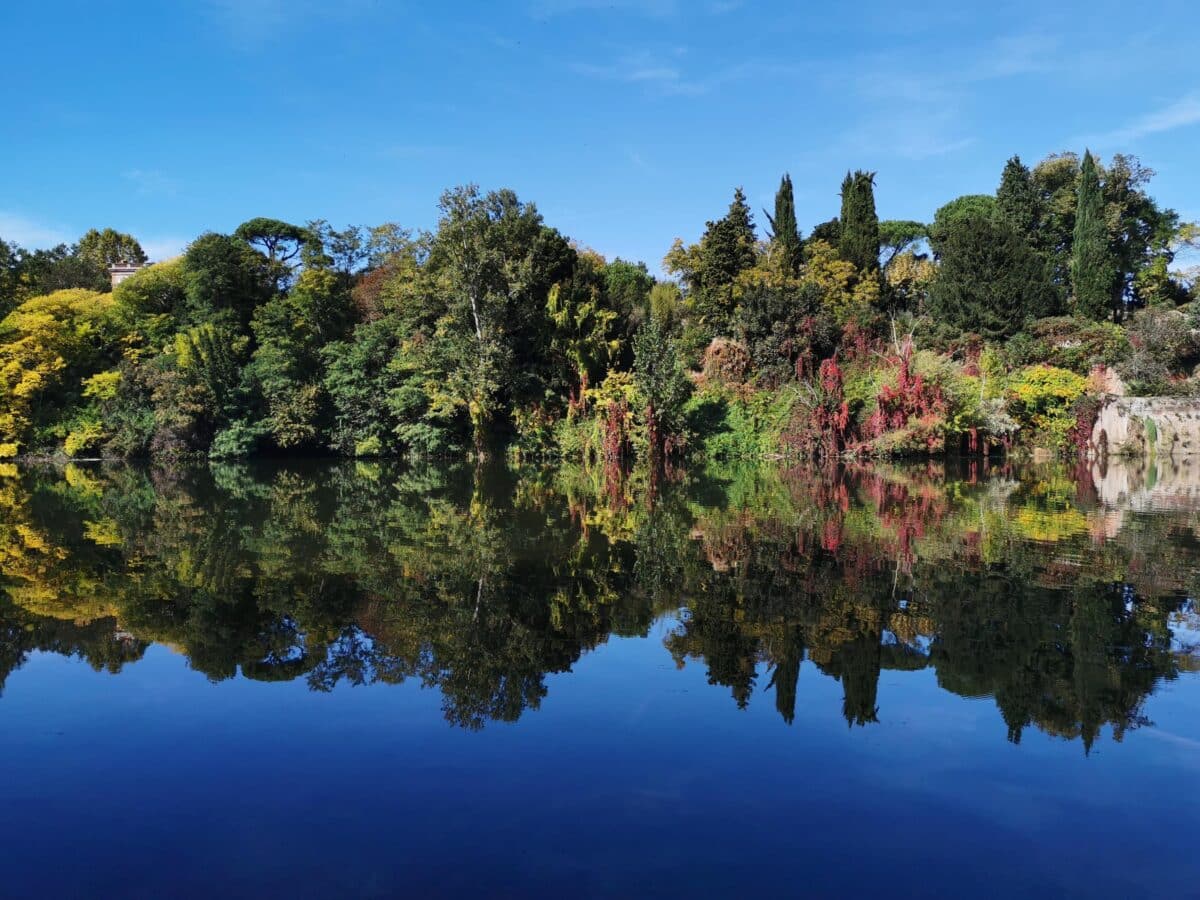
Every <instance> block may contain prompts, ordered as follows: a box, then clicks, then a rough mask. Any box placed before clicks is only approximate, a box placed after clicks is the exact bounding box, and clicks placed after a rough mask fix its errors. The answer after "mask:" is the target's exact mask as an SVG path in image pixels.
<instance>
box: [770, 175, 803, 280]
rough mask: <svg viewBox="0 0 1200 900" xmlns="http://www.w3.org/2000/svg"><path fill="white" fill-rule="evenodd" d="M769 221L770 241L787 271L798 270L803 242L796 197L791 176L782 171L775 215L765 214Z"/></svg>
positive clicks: (776, 196)
mask: <svg viewBox="0 0 1200 900" xmlns="http://www.w3.org/2000/svg"><path fill="white" fill-rule="evenodd" d="M767 221H768V222H770V223H771V232H772V234H771V243H773V244H774V245H775V251H776V253H777V254H778V255H779V257H780V259H781V260H782V263H783V265H784V267H785V268H786V269H787V271H789V272H793V273H795V272H798V271H800V264H801V263H802V262H803V261H804V242H803V241H801V239H800V228H799V226H797V224H796V199H795V196H794V195H793V194H792V176H791V175H788V174H787V173H786V172H785V173H784V176H783V179H782V180H781V181H780V182H779V190H778V191H776V192H775V215H773V216H772V215H770V214H768V215H767Z"/></svg>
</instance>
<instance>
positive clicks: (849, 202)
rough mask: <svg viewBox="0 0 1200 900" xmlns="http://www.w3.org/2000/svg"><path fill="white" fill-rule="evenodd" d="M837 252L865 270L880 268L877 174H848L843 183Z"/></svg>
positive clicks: (867, 271) (859, 268)
mask: <svg viewBox="0 0 1200 900" xmlns="http://www.w3.org/2000/svg"><path fill="white" fill-rule="evenodd" d="M839 220H840V222H841V233H840V235H839V238H838V253H839V254H840V255H841V257H842V259H844V260H846V261H847V262H851V263H853V264H854V266H855V267H856V268H857V269H858V270H859V271H860V272H864V273H874V272H878V271H879V216H878V215H877V214H876V212H875V173H874V172H863V171H861V170H860V171H857V172H855V173H854V174H850V173H849V172H847V173H846V178H845V180H844V181H843V182H842V212H841V215H840V216H839Z"/></svg>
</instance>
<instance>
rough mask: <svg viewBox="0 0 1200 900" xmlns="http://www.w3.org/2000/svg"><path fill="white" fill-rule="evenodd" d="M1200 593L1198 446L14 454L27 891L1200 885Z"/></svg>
mask: <svg viewBox="0 0 1200 900" xmlns="http://www.w3.org/2000/svg"><path fill="white" fill-rule="evenodd" d="M1197 466H1200V461H1197ZM1198 591H1200V470H1198V469H1197V468H1195V467H1191V468H1189V467H1186V466H1181V465H1174V464H1170V463H1161V462H1160V463H1158V464H1157V465H1154V466H1138V465H1133V466H1126V465H1116V464H1113V465H1109V466H1107V467H1105V468H1104V469H1103V470H1101V469H1100V468H1099V467H1096V468H1090V467H1080V468H1077V469H1076V468H1071V467H1067V466H1063V465H1047V466H1028V467H1020V466H1007V465H998V464H995V463H992V464H984V463H974V464H967V463H962V464H940V463H939V464H929V465H925V464H922V465H918V466H873V467H861V468H840V469H830V470H819V469H793V470H776V469H771V468H766V467H754V466H750V467H732V468H708V469H704V470H701V471H694V472H693V471H689V472H686V473H675V474H673V475H672V476H670V477H664V478H662V479H658V480H656V481H655V482H654V483H651V482H649V481H648V480H647V479H646V477H645V476H640V475H632V476H621V475H620V473H611V472H610V473H607V474H605V473H603V472H600V473H586V472H582V471H580V470H578V469H541V468H536V467H535V468H522V469H520V470H514V469H512V468H506V467H504V466H497V467H490V468H486V469H474V468H471V467H467V466H463V467H446V466H416V467H413V466H407V467H405V466H399V465H390V464H377V463H357V464H355V463H349V464H318V463H313V464H308V465H283V466H279V465H275V466H272V465H265V464H264V465H254V466H244V465H239V466H222V465H215V464H214V465H211V466H210V465H208V464H203V465H196V466H184V467H175V468H170V469H159V468H137V467H129V466H99V465H95V466H89V465H70V466H66V467H44V468H41V467H15V466H11V465H7V466H2V467H0V767H2V769H3V771H4V773H5V779H4V784H5V787H6V791H5V794H6V801H7V802H6V815H4V816H3V817H2V818H0V845H2V846H3V847H4V848H5V852H4V854H3V858H4V866H3V870H2V873H0V878H2V879H3V883H0V894H2V895H3V896H6V897H25V896H79V895H99V896H120V897H147V898H149V897H154V898H161V897H167V896H172V897H178V896H197V897H206V896H214V895H217V894H222V895H226V896H256V897H263V896H287V897H293V898H294V897H310V896H338V897H344V896H350V897H357V896H365V897H375V896H397V895H402V896H414V897H426V896H460V895H472V894H475V895H477V894H486V895H489V896H530V895H533V896H567V897H574V896H580V897H590V896H633V895H636V896H688V897H697V896H747V895H751V894H755V893H759V894H764V895H768V896H779V895H785V896H797V895H810V896H811V895H817V896H821V895H859V896H861V895H867V894H887V895H892V896H963V895H974V896H994V895H1013V894H1020V895H1046V896H1086V897H1098V896H1113V897H1128V896H1134V895H1137V896H1172V897H1180V896H1196V895H1197V892H1200V863H1198V862H1197V846H1196V844H1197V836H1198V835H1200V804H1198V803H1197V799H1198V798H1200V607H1198V606H1197V602H1196V600H1195V599H1194V598H1196V597H1197V592H1198Z"/></svg>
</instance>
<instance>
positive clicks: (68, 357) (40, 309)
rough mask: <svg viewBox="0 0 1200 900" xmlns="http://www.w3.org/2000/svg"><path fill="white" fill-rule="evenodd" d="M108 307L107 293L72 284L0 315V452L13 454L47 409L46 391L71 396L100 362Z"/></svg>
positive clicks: (108, 337)
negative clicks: (1, 318)
mask: <svg viewBox="0 0 1200 900" xmlns="http://www.w3.org/2000/svg"><path fill="white" fill-rule="evenodd" d="M111 310H112V297H111V295H109V294H100V293H96V292H95V291H88V290H83V289H73V290H65V291H56V292H55V293H53V294H47V295H46V296H44V297H33V298H30V299H29V300H26V301H25V302H24V303H22V304H21V305H20V306H18V307H17V308H16V309H14V310H13V311H12V312H11V313H9V314H8V315H7V316H6V317H5V318H4V319H3V321H0V456H15V455H16V454H17V453H18V452H19V451H20V449H21V448H22V447H23V446H24V445H25V444H26V443H27V442H28V439H29V437H30V431H31V429H32V428H33V426H34V425H35V424H43V423H44V422H45V420H46V419H47V418H48V417H51V416H52V415H53V413H54V411H55V410H54V409H51V408H49V407H48V405H47V402H46V401H47V397H48V396H49V395H51V394H53V395H55V396H60V397H61V396H75V395H77V394H78V393H79V392H80V391H81V390H82V388H83V381H84V380H85V379H86V378H88V377H90V376H91V375H94V374H95V373H96V371H97V370H98V369H102V368H106V366H105V365H103V363H104V356H105V353H106V352H109V351H110V350H111V348H112V347H114V346H115V344H114V341H113V336H114V335H113V334H112V333H111V332H112V331H113V324H112V317H111V315H110V313H111Z"/></svg>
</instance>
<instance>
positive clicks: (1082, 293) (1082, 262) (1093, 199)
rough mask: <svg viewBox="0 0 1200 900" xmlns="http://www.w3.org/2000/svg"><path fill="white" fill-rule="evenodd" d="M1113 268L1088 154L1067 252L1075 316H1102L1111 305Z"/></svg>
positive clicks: (1114, 279)
mask: <svg viewBox="0 0 1200 900" xmlns="http://www.w3.org/2000/svg"><path fill="white" fill-rule="evenodd" d="M1116 286H1117V267H1116V262H1115V260H1114V259H1113V257H1112V252H1111V250H1110V248H1109V240H1108V228H1107V226H1106V224H1105V221H1104V197H1103V194H1102V193H1101V190H1100V176H1099V173H1098V172H1097V170H1096V161H1095V160H1094V159H1093V158H1092V154H1091V153H1084V155H1083V165H1082V167H1081V168H1080V172H1079V200H1078V205H1077V207H1076V210H1075V234H1074V240H1073V242H1072V252H1071V288H1072V295H1071V298H1072V304H1073V307H1074V311H1075V314H1076V315H1079V316H1084V317H1086V318H1090V319H1103V318H1104V317H1105V316H1106V315H1108V314H1109V312H1110V310H1111V311H1112V312H1113V314H1114V315H1115V314H1116V310H1115V308H1114V304H1115V300H1116V295H1115V290H1116Z"/></svg>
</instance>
